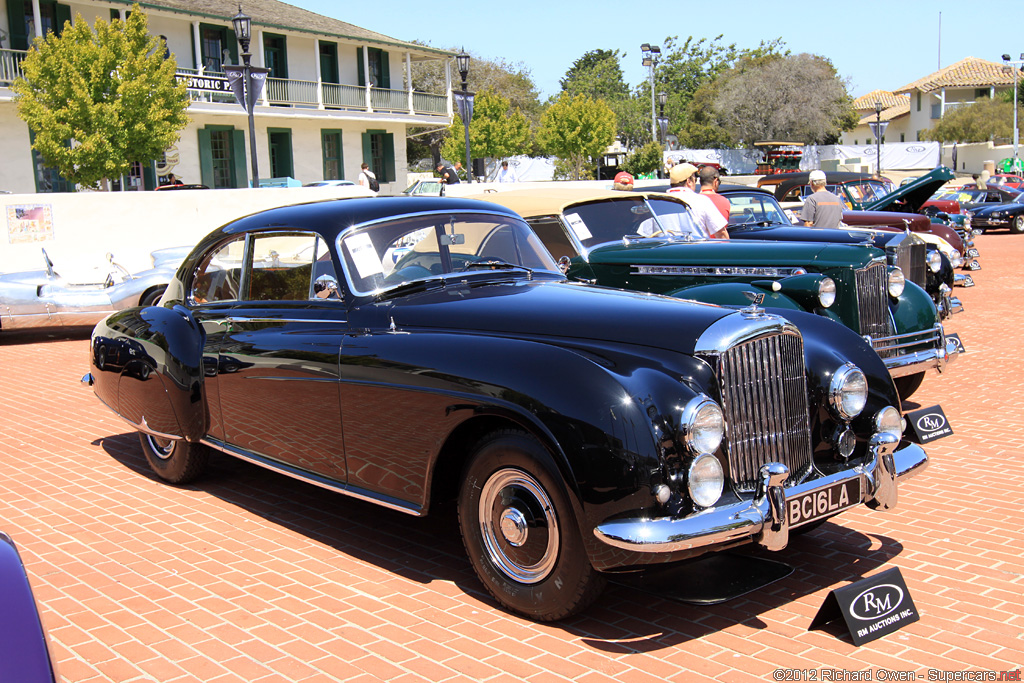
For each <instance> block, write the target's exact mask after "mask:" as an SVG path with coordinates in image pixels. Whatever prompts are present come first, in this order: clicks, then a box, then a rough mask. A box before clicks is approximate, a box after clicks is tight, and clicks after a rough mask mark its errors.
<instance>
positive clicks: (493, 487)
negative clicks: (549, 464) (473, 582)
mask: <svg viewBox="0 0 1024 683" xmlns="http://www.w3.org/2000/svg"><path fill="white" fill-rule="evenodd" d="M477 519H478V522H479V524H480V534H481V536H482V538H483V542H484V548H485V550H486V552H487V556H488V558H489V559H490V560H491V562H493V563H494V565H495V566H496V567H497V568H498V569H499V570H500V571H501V572H502V573H503V574H505V575H506V576H507V577H509V578H510V579H512V580H514V581H518V582H519V583H525V584H534V583H539V582H540V581H543V580H544V579H545V578H547V577H548V576H549V575H550V574H551V572H552V571H554V568H555V563H556V561H557V559H558V548H559V532H558V517H557V515H556V514H555V508H554V505H553V504H552V502H551V498H550V497H549V496H548V494H547V491H545V490H544V487H543V486H541V484H540V482H538V481H537V480H536V479H534V478H533V477H532V476H531V475H529V474H527V473H526V472H524V471H522V470H518V469H513V468H506V469H501V470H498V471H497V472H495V473H494V474H492V475H491V476H490V478H488V480H487V482H486V483H485V484H484V486H483V489H482V490H481V492H480V503H479V508H478V517H477Z"/></svg>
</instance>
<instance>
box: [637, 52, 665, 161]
mask: <svg viewBox="0 0 1024 683" xmlns="http://www.w3.org/2000/svg"><path fill="white" fill-rule="evenodd" d="M640 51H641V52H643V61H642V64H643V65H644V66H646V67H647V68H648V70H649V71H650V76H651V138H652V139H653V140H654V141H655V142H657V141H658V122H657V118H656V116H655V114H654V69H655V67H657V66H658V62H660V61H661V48H660V47H658V46H657V45H651V44H649V43H644V44H643V45H641V46H640Z"/></svg>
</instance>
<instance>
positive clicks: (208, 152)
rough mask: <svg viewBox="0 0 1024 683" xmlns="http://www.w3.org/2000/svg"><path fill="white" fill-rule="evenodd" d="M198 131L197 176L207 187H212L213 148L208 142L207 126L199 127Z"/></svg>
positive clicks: (208, 132)
mask: <svg viewBox="0 0 1024 683" xmlns="http://www.w3.org/2000/svg"><path fill="white" fill-rule="evenodd" d="M196 132H197V133H199V177H200V179H201V181H202V183H203V185H206V186H207V187H214V184H213V150H212V149H211V147H212V145H211V144H210V131H209V129H207V128H200V129H199V130H198V131H196Z"/></svg>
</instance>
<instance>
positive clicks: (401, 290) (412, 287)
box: [376, 277, 448, 301]
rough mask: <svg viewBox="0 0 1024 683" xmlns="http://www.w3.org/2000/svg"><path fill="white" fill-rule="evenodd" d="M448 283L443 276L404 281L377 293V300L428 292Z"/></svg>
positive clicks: (443, 286) (442, 287)
mask: <svg viewBox="0 0 1024 683" xmlns="http://www.w3.org/2000/svg"><path fill="white" fill-rule="evenodd" d="M447 285H448V282H447V281H446V280H445V278H443V277H441V278H429V279H424V280H412V281H411V282H403V283H402V284H399V285H395V286H394V287H391V288H389V289H385V290H384V291H383V292H380V293H378V294H377V296H376V299H377V301H383V300H385V299H390V298H392V297H396V296H401V295H403V294H415V293H418V292H426V291H428V290H431V289H444V288H445V287H446V286H447Z"/></svg>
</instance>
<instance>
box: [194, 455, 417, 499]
mask: <svg viewBox="0 0 1024 683" xmlns="http://www.w3.org/2000/svg"><path fill="white" fill-rule="evenodd" d="M202 443H204V444H206V445H207V446H210V447H211V448H216V449H217V450H219V451H222V452H224V453H227V454H228V455H232V456H234V457H236V458H239V459H241V460H245V461H246V462H250V463H252V464H254V465H259V466H260V467H265V468H266V469H268V470H272V471H274V472H278V473H280V474H284V475H286V476H289V477H291V478H292V479H298V480H299V481H304V482H306V483H308V484H313V485H314V486H319V487H321V488H324V489H327V490H329V491H334V492H335V493H342V494H344V495H346V496H351V497H353V498H358V499H360V500H365V501H367V502H370V503H376V504H377V505H381V506H383V507H386V508H390V509H391V510H397V511H399V512H404V513H406V514H410V515H414V516H416V517H422V516H423V514H424V511H423V508H422V507H421V506H419V505H414V504H412V503H409V502H406V501H404V500H399V499H398V498H392V497H391V496H386V495H384V494H382V493H375V492H373V491H367V490H366V489H361V488H359V487H356V486H351V485H349V484H345V483H343V482H339V481H335V480H333V479H328V478H327V477H321V476H319V475H317V474H313V473H312V472H307V471H305V470H300V469H299V468H297V467H292V466H291V465H287V464H285V463H283V462H278V461H276V460H271V459H270V458H265V457H263V456H260V455H256V454H255V453H252V452H250V451H246V450H243V449H241V448H238V447H236V446H232V445H230V444H227V443H224V442H223V441H221V440H219V439H214V438H213V437H209V436H208V437H205V438H204V439H203V440H202Z"/></svg>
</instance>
